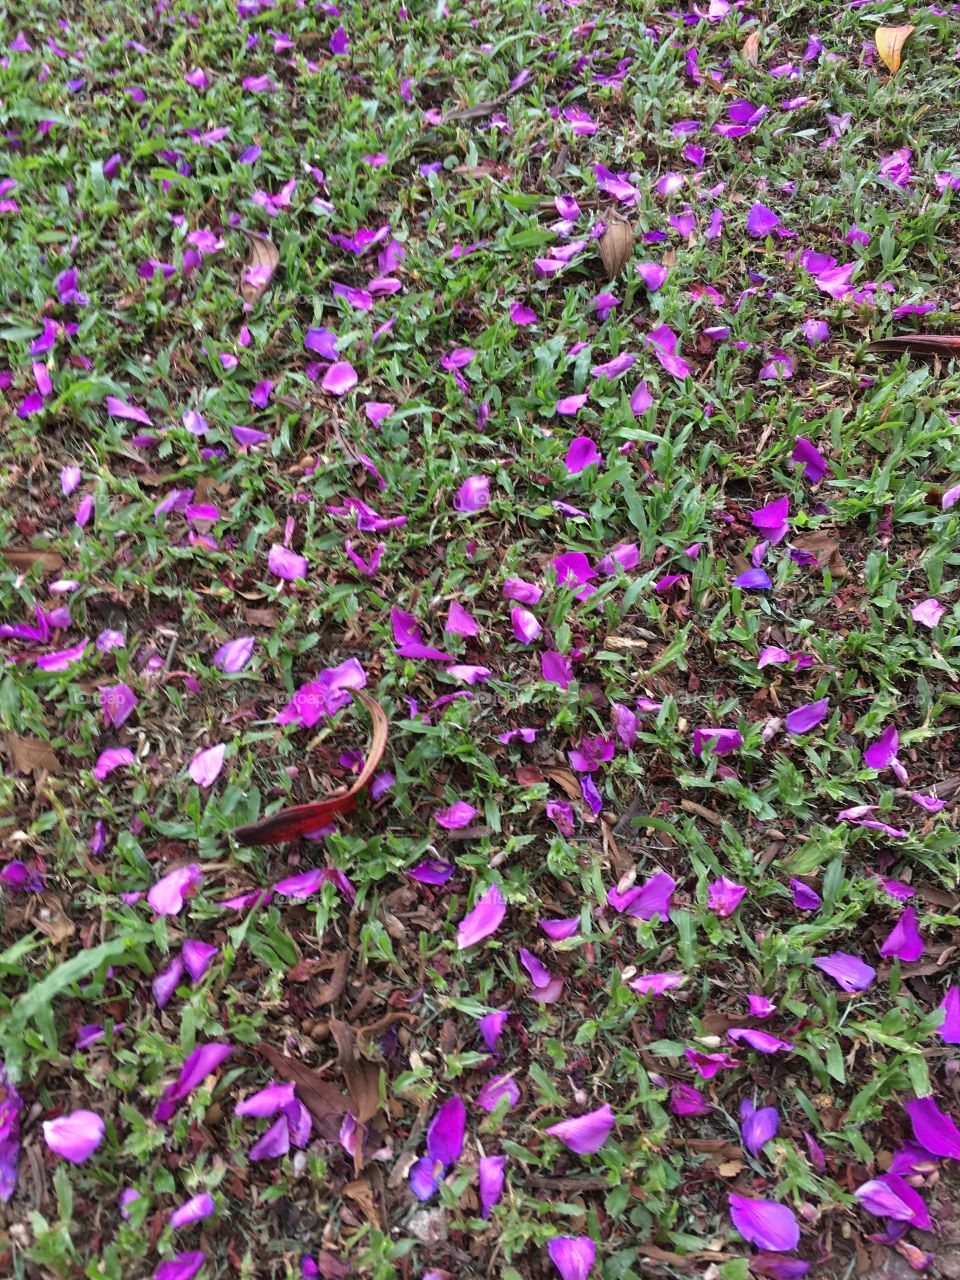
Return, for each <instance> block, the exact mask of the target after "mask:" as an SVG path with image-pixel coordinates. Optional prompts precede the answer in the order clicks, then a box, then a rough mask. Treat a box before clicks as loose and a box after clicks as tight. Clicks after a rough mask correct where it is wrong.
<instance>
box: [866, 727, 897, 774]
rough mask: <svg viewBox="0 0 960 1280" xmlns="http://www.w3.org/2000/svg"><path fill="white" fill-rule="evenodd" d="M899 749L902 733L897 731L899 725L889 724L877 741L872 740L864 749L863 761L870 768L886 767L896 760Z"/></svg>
mask: <svg viewBox="0 0 960 1280" xmlns="http://www.w3.org/2000/svg"><path fill="white" fill-rule="evenodd" d="M899 749H900V735H899V734H898V733H897V727H896V725H893V724H888V725H887V727H886V729H884V731H883V733H882V734H881V735H880V737H879V738H878V739H877V741H876V742H871V744H870V746H869V747H867V748H866V750H865V751H864V753H863V763H864V764H865V765H866V766H867V767H868V768H869V769H886V768H887V767H888V766H889V765H891V764H892V763H893V761H894V760H896V758H897V752H898V750H899Z"/></svg>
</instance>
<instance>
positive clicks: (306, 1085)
mask: <svg viewBox="0 0 960 1280" xmlns="http://www.w3.org/2000/svg"><path fill="white" fill-rule="evenodd" d="M254 1048H255V1049H256V1051H257V1053H259V1054H260V1056H261V1057H263V1058H266V1060H267V1061H268V1062H269V1063H270V1065H271V1067H273V1069H274V1071H276V1073H277V1074H278V1075H280V1076H283V1078H284V1080H289V1081H290V1083H291V1084H292V1085H293V1086H294V1087H295V1088H296V1091H297V1097H298V1098H299V1099H300V1101H301V1102H302V1103H303V1105H304V1106H305V1107H306V1108H307V1110H308V1111H309V1112H310V1114H311V1115H312V1116H313V1118H314V1120H316V1122H317V1128H318V1130H319V1132H320V1134H321V1136H322V1137H324V1138H327V1139H328V1140H330V1141H333V1140H335V1139H336V1138H337V1136H338V1135H339V1133H340V1120H341V1117H342V1116H345V1115H346V1114H347V1111H348V1110H349V1109H350V1104H349V1102H348V1100H347V1098H346V1097H345V1096H344V1094H343V1092H342V1090H340V1089H338V1088H337V1086H336V1085H335V1084H333V1083H332V1082H331V1081H330V1080H324V1078H323V1077H322V1076H321V1075H320V1074H319V1072H317V1071H313V1070H311V1069H310V1067H307V1066H304V1064H303V1063H302V1062H298V1061H297V1059H296V1058H291V1057H288V1055H287V1054H285V1053H280V1051H279V1050H278V1049H274V1047H273V1046H272V1045H269V1044H265V1043H264V1042H263V1041H261V1042H260V1043H259V1044H257V1045H255V1046H254Z"/></svg>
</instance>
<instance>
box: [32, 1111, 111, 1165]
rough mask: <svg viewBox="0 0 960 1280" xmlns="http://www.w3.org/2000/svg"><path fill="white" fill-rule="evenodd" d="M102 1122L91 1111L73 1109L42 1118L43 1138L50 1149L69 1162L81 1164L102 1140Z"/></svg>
mask: <svg viewBox="0 0 960 1280" xmlns="http://www.w3.org/2000/svg"><path fill="white" fill-rule="evenodd" d="M103 1134H104V1123H103V1120H102V1119H101V1117H100V1116H98V1115H97V1114H96V1113H95V1112H93V1111H73V1112H71V1113H70V1114H69V1115H65V1116H58V1117H57V1119H56V1120H44V1122H43V1140H44V1142H45V1143H46V1144H47V1146H48V1147H49V1148H50V1150H51V1151H54V1152H56V1154H57V1155H58V1156H63V1158H64V1160H69V1161H70V1163H71V1164H83V1162H84V1160H88V1159H89V1158H90V1156H92V1155H93V1153H94V1151H96V1149H97V1147H99V1145H100V1143H101V1142H102V1141H103Z"/></svg>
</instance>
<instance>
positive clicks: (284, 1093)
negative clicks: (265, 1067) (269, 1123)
mask: <svg viewBox="0 0 960 1280" xmlns="http://www.w3.org/2000/svg"><path fill="white" fill-rule="evenodd" d="M295 1101H296V1097H295V1095H294V1092H293V1085H292V1084H268V1085H267V1087H266V1088H265V1089H260V1090H258V1092H257V1093H252V1094H251V1095H250V1097H249V1098H242V1099H241V1100H240V1101H239V1102H238V1103H237V1106H236V1114H237V1115H238V1116H259V1117H261V1118H264V1117H267V1116H275V1115H276V1114H277V1112H278V1111H284V1110H285V1109H286V1108H287V1107H291V1106H292V1105H293V1103H294V1102H295Z"/></svg>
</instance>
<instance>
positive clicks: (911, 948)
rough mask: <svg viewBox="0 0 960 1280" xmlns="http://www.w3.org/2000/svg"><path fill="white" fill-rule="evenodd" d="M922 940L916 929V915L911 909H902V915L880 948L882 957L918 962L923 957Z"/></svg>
mask: <svg viewBox="0 0 960 1280" xmlns="http://www.w3.org/2000/svg"><path fill="white" fill-rule="evenodd" d="M923 952H924V945H923V939H922V938H921V937H920V931H919V929H918V928H917V913H916V911H914V909H913V907H904V909H903V915H902V916H901V917H900V919H899V920H898V921H897V923H896V924H895V925H894V926H893V928H892V929H891V930H890V932H889V934H888V935H887V937H886V938H885V939H884V942H883V945H882V946H881V947H880V954H881V955H882V956H896V957H897V959H898V960H906V961H911V960H919V959H920V957H921V956H922V955H923Z"/></svg>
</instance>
